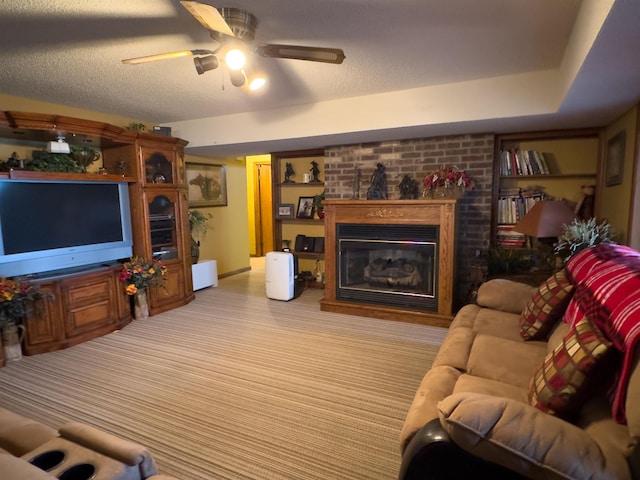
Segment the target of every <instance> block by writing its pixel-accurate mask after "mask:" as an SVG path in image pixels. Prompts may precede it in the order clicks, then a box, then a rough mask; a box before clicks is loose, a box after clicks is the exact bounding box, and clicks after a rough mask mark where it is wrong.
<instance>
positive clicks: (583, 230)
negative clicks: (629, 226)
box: [554, 217, 614, 263]
mask: <svg viewBox="0 0 640 480" xmlns="http://www.w3.org/2000/svg"><path fill="white" fill-rule="evenodd" d="M613 237H614V231H613V228H612V227H611V225H609V223H608V222H607V221H606V220H603V221H602V222H600V223H597V221H596V219H595V217H593V218H590V219H588V220H581V219H577V218H576V219H575V220H574V221H573V222H571V223H570V224H569V225H563V226H562V235H560V237H559V238H558V243H557V245H556V246H555V248H554V251H555V254H556V255H558V256H563V257H564V258H563V259H562V261H563V262H564V263H567V262H568V261H569V259H570V258H571V257H573V256H574V255H575V254H576V253H578V252H579V251H581V250H584V249H585V248H588V247H593V246H594V245H597V244H599V243H614V242H613Z"/></svg>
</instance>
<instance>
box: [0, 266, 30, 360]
mask: <svg viewBox="0 0 640 480" xmlns="http://www.w3.org/2000/svg"><path fill="white" fill-rule="evenodd" d="M37 298H38V293H37V289H36V287H35V286H33V285H32V284H31V283H30V282H23V281H20V280H12V279H9V278H0V330H1V331H2V343H3V346H4V352H5V358H6V359H7V361H16V360H20V359H21V358H22V348H21V346H20V343H21V342H22V337H23V336H24V325H22V323H21V322H22V320H23V319H24V317H26V316H27V315H28V314H29V312H30V309H31V307H32V305H33V301H34V300H36V299H37Z"/></svg>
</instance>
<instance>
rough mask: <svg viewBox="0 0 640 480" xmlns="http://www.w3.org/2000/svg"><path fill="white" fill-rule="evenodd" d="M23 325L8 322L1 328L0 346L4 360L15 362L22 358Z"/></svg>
mask: <svg viewBox="0 0 640 480" xmlns="http://www.w3.org/2000/svg"><path fill="white" fill-rule="evenodd" d="M24 332H25V328H24V325H18V324H15V323H8V324H6V325H5V326H4V327H3V328H2V347H3V349H4V358H5V361H6V362H17V361H18V360H20V359H21V358H22V339H23V338H24Z"/></svg>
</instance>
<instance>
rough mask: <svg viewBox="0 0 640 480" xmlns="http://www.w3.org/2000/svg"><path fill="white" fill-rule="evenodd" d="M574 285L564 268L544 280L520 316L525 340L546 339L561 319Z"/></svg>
mask: <svg viewBox="0 0 640 480" xmlns="http://www.w3.org/2000/svg"><path fill="white" fill-rule="evenodd" d="M572 293H573V285H572V284H571V282H570V281H569V279H568V278H567V275H566V272H565V270H564V269H562V270H560V271H559V272H556V273H554V274H553V275H551V276H550V277H549V278H548V279H547V280H545V281H544V282H542V284H541V285H540V286H539V287H538V290H537V291H536V293H535V294H534V295H533V297H531V300H529V302H528V303H527V306H526V307H525V308H524V310H523V311H522V315H521V316H520V335H522V338H524V339H525V340H544V339H546V338H547V335H548V334H549V332H550V331H551V330H552V329H553V326H554V325H555V324H556V323H557V322H558V320H560V318H561V317H562V314H563V313H564V311H565V310H566V308H567V305H568V304H569V300H571V294H572Z"/></svg>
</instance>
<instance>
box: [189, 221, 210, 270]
mask: <svg viewBox="0 0 640 480" xmlns="http://www.w3.org/2000/svg"><path fill="white" fill-rule="evenodd" d="M188 215H189V231H190V232H191V263H192V264H193V265H195V264H196V263H198V260H199V259H200V238H204V237H205V236H206V235H207V230H208V228H209V225H208V224H207V222H208V221H209V219H210V218H213V215H211V214H210V213H202V212H201V211H200V210H189V212H188ZM194 237H195V238H194ZM196 238H197V240H196Z"/></svg>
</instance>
